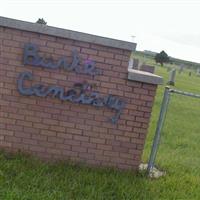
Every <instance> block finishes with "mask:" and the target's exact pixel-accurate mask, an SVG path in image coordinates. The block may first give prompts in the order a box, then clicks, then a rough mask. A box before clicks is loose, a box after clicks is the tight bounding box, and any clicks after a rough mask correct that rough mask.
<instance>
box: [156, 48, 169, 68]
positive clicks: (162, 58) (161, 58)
mask: <svg viewBox="0 0 200 200" xmlns="http://www.w3.org/2000/svg"><path fill="white" fill-rule="evenodd" d="M154 59H155V61H156V63H160V64H161V66H163V63H168V62H169V56H168V55H167V54H166V53H165V52H164V51H161V52H160V53H157V54H156V56H155V58H154Z"/></svg>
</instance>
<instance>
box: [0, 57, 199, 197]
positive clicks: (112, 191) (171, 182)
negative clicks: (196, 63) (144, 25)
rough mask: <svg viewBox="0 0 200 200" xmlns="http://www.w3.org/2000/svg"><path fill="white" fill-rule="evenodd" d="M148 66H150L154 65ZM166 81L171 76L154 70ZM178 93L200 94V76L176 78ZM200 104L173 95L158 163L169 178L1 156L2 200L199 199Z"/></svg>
mask: <svg viewBox="0 0 200 200" xmlns="http://www.w3.org/2000/svg"><path fill="white" fill-rule="evenodd" d="M149 62H152V63H153V61H152V60H150V61H149ZM156 73H157V74H160V75H162V76H163V77H164V79H165V81H166V80H167V77H168V72H167V71H166V69H165V68H164V67H163V68H161V67H159V66H156ZM176 88H178V89H182V90H185V91H189V92H195V93H199V94H200V77H196V76H194V75H192V76H191V77H189V76H188V71H186V72H184V73H183V74H177V77H176ZM163 89H164V88H163V86H159V88H158V90H157V96H156V99H155V104H154V107H153V113H152V118H151V124H150V128H149V133H148V137H147V141H146V145H145V150H144V155H143V161H147V160H148V157H149V152H150V149H151V144H152V140H153V135H154V132H155V128H156V123H157V119H158V114H159V111H160V104H161V100H162V95H163ZM199 144H200V99H192V98H189V97H183V96H179V95H173V96H172V97H171V101H170V104H169V110H168V113H167V117H166V122H165V126H164V128H163V132H162V138H161V144H160V148H159V152H158V155H157V160H156V164H157V165H158V166H159V167H160V168H162V169H163V170H166V172H167V175H166V176H165V177H162V178H160V179H158V180H151V179H149V178H147V177H146V176H145V175H144V174H139V173H134V172H131V171H128V172H120V171H117V170H114V169H92V168H88V167H85V166H77V165H73V164H69V163H68V164H67V163H59V164H47V163H43V162H40V161H38V160H36V159H34V158H29V157H26V156H23V155H17V156H10V155H7V154H4V153H0V200H65V199H66V200H68V199H69V200H71V199H75V200H78V199H90V200H103V199H105V200H110V199H113V200H122V199H127V200H128V199H131V200H135V199H136V200H137V199H138V200H151V199H152V200H157V199H159V200H160V199H169V200H173V199H192V200H193V199H197V200H198V199H200V145H199Z"/></svg>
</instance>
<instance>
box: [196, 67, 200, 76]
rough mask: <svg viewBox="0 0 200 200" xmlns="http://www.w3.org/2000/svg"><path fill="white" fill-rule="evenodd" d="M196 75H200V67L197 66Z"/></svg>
mask: <svg viewBox="0 0 200 200" xmlns="http://www.w3.org/2000/svg"><path fill="white" fill-rule="evenodd" d="M196 75H197V76H200V68H197V72H196Z"/></svg>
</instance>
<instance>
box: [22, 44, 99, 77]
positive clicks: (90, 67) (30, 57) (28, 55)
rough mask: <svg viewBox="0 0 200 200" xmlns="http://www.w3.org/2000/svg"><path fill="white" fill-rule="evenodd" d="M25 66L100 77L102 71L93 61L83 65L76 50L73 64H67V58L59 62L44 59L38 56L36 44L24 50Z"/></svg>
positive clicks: (27, 45) (28, 45) (62, 58)
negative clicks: (60, 69)
mask: <svg viewBox="0 0 200 200" xmlns="http://www.w3.org/2000/svg"><path fill="white" fill-rule="evenodd" d="M24 65H33V66H38V67H44V68H48V69H58V68H63V69H64V70H67V71H75V72H76V73H80V74H88V75H92V76H94V75H100V74H102V72H101V70H99V69H96V67H95V63H94V62H93V61H88V60H87V61H85V63H84V64H83V65H82V64H81V59H80V57H79V55H78V52H77V51H76V50H73V51H72V63H71V64H70V63H68V62H67V58H66V57H61V58H60V59H59V60H58V61H54V60H53V59H51V58H43V57H41V56H39V55H38V47H37V46H36V45H35V44H26V45H25V48H24Z"/></svg>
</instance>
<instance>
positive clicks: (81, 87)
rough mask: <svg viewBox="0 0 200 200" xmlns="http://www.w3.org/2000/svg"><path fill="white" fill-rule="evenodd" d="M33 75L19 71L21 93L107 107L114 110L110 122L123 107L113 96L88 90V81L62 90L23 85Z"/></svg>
mask: <svg viewBox="0 0 200 200" xmlns="http://www.w3.org/2000/svg"><path fill="white" fill-rule="evenodd" d="M32 79H33V75H32V73H31V72H22V73H20V75H19V77H18V80H17V88H18V91H19V93H20V94H22V95H28V96H31V95H35V96H38V97H46V96H48V95H51V96H52V97H55V98H58V99H60V100H62V101H71V102H74V103H80V104H90V105H93V106H96V107H108V108H110V109H113V110H115V111H116V114H115V116H113V117H112V118H111V122H112V123H114V124H115V123H116V122H117V121H118V119H119V117H120V114H121V112H122V110H123V108H124V105H125V103H124V102H123V101H122V100H120V99H118V98H117V97H115V96H112V95H108V96H105V97H100V95H99V93H98V92H93V91H91V90H89V91H88V88H92V87H91V85H89V84H88V83H76V84H74V86H73V88H72V89H70V90H68V91H66V92H65V91H64V88H62V87H60V86H44V85H42V84H35V85H33V86H31V87H29V88H25V87H24V81H25V80H32Z"/></svg>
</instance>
